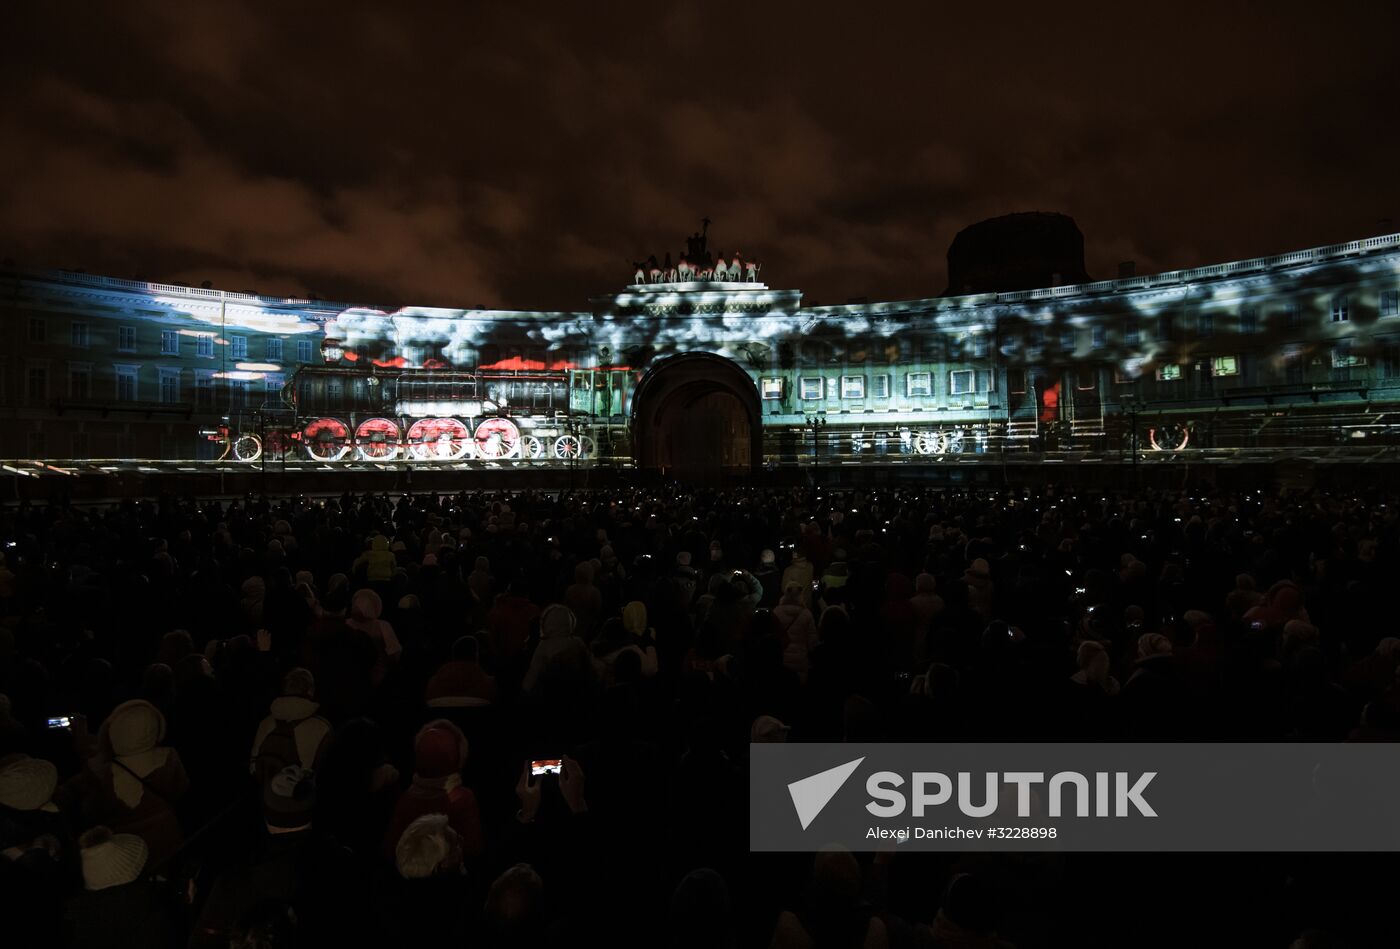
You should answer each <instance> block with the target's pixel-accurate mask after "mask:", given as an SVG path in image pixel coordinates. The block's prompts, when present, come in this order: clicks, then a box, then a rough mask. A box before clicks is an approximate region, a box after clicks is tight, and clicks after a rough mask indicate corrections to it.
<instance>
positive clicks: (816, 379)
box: [798, 376, 826, 402]
mask: <svg viewBox="0 0 1400 949" xmlns="http://www.w3.org/2000/svg"><path fill="white" fill-rule="evenodd" d="M798 384H799V385H800V386H801V388H800V389H799V395H801V397H802V401H803V402H820V401H821V400H822V399H823V398H825V396H826V383H825V382H824V381H823V380H822V377H821V376H803V377H802V381H801V382H800V383H798Z"/></svg>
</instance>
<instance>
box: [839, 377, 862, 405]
mask: <svg viewBox="0 0 1400 949" xmlns="http://www.w3.org/2000/svg"><path fill="white" fill-rule="evenodd" d="M841 398H843V399H863V398H865V376H842V377H841Z"/></svg>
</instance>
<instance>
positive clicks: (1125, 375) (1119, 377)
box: [1113, 366, 1137, 385]
mask: <svg viewBox="0 0 1400 949" xmlns="http://www.w3.org/2000/svg"><path fill="white" fill-rule="evenodd" d="M1136 380H1137V377H1136V376H1135V375H1133V373H1132V371H1130V370H1129V369H1127V368H1126V367H1124V366H1114V367H1113V381H1114V382H1116V383H1119V384H1120V385H1127V384H1129V383H1131V382H1135V381H1136Z"/></svg>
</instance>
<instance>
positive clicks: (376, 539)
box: [351, 533, 398, 584]
mask: <svg viewBox="0 0 1400 949" xmlns="http://www.w3.org/2000/svg"><path fill="white" fill-rule="evenodd" d="M361 568H364V571H365V574H364V575H365V582H366V583H369V584H381V583H388V582H389V581H390V580H392V579H393V578H394V571H395V570H396V569H398V560H397V559H396V558H395V557H394V554H393V551H391V550H390V549H389V538H387V537H385V536H384V535H383V534H379V533H376V534H375V535H374V536H373V537H371V538H370V540H369V549H368V550H366V551H365V552H364V553H362V554H360V556H359V557H357V558H356V559H355V563H354V564H353V565H352V566H351V572H354V573H358V572H359V570H360V569H361Z"/></svg>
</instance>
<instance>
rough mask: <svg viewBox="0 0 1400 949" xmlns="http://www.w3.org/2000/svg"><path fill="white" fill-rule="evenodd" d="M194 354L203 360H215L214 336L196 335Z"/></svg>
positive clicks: (206, 334) (208, 334)
mask: <svg viewBox="0 0 1400 949" xmlns="http://www.w3.org/2000/svg"><path fill="white" fill-rule="evenodd" d="M194 354H195V355H196V356H198V357H200V358H201V359H213V358H214V334H213V333H196V334H195V337H194Z"/></svg>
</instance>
